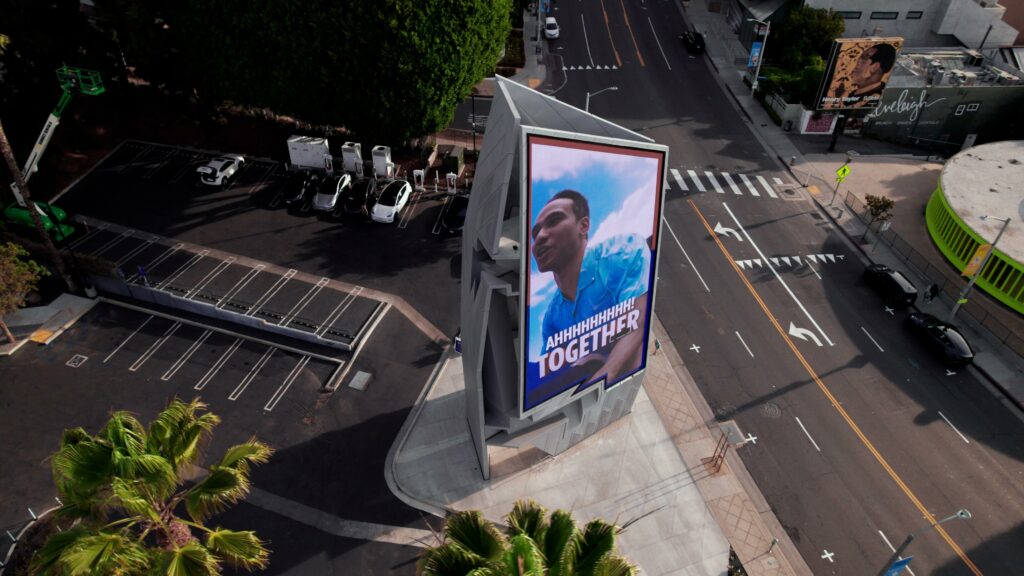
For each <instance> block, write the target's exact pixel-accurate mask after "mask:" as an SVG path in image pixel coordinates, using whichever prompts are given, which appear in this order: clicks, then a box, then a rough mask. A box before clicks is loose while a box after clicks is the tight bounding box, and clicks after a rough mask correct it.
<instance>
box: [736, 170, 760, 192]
mask: <svg viewBox="0 0 1024 576" xmlns="http://www.w3.org/2000/svg"><path fill="white" fill-rule="evenodd" d="M740 180H743V184H745V185H746V186H747V190H750V194H751V195H752V196H760V195H761V193H760V192H758V191H757V187H756V186H754V184H753V183H752V182H751V181H750V178H747V175H746V174H740Z"/></svg>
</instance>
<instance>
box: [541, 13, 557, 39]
mask: <svg viewBox="0 0 1024 576" xmlns="http://www.w3.org/2000/svg"><path fill="white" fill-rule="evenodd" d="M544 37H545V38H547V39H548V40H554V39H555V38H558V22H555V17H554V16H548V17H547V18H545V19H544Z"/></svg>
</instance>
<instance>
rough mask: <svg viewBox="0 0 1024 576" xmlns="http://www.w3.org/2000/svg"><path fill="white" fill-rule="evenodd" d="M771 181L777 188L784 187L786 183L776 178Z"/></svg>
mask: <svg viewBox="0 0 1024 576" xmlns="http://www.w3.org/2000/svg"><path fill="white" fill-rule="evenodd" d="M772 181H773V182H775V183H776V184H777V185H779V186H785V185H786V183H785V182H783V181H782V178H779V177H778V176H775V177H773V178H772Z"/></svg>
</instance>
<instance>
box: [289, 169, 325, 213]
mask: <svg viewBox="0 0 1024 576" xmlns="http://www.w3.org/2000/svg"><path fill="white" fill-rule="evenodd" d="M319 181H320V178H319V177H318V176H317V175H316V174H314V173H312V172H306V171H305V170H297V171H295V172H292V173H291V174H289V175H288V180H287V181H286V182H285V184H284V192H282V193H281V196H282V197H283V198H284V203H285V204H289V205H291V204H304V203H305V202H306V200H308V199H309V198H310V197H311V196H312V195H313V193H314V192H316V186H317V184H318V183H319Z"/></svg>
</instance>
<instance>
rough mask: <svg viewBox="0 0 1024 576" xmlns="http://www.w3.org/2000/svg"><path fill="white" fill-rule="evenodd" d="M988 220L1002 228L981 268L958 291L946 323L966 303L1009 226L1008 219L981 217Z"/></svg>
mask: <svg viewBox="0 0 1024 576" xmlns="http://www.w3.org/2000/svg"><path fill="white" fill-rule="evenodd" d="M989 218H991V219H992V220H998V221H1000V222H1002V223H1003V227H1002V228H1000V229H999V234H996V239H995V241H994V242H992V248H989V251H988V254H985V258H984V259H982V261H981V266H978V269H977V270H976V271H975V272H974V275H973V276H971V281H970V282H968V283H967V286H964V289H963V290H961V291H960V296H959V297H958V298H957V299H956V304H954V305H953V310H952V311H950V313H949V318H947V319H946V322H952V321H953V317H954V316H956V313H957V311H959V310H960V306H961V305H963V303H964V302H966V301H967V295H968V294H970V293H971V288H973V287H974V283H975V282H977V281H978V277H979V276H981V273H982V272H983V271H984V270H985V265H986V264H988V259H989V258H991V257H992V253H993V252H995V251H996V244H999V239H1000V238H1002V237H1003V232H1006V227H1007V226H1009V225H1010V220H1011V219H1010V218H997V217H995V216H982V217H981V219H982V220H983V221H984V220H988V219H989Z"/></svg>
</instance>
